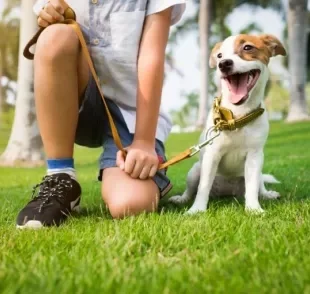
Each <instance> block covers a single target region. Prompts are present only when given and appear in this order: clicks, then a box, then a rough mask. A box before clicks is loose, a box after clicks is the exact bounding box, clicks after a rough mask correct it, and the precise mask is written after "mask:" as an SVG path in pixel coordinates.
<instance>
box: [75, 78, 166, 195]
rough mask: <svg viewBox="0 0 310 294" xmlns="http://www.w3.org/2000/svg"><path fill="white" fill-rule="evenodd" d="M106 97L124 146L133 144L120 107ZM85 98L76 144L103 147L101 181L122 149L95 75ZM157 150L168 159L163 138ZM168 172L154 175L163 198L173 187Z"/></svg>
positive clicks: (162, 157)
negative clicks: (112, 128)
mask: <svg viewBox="0 0 310 294" xmlns="http://www.w3.org/2000/svg"><path fill="white" fill-rule="evenodd" d="M105 99H106V101H107V104H108V107H109V110H110V112H111V115H112V117H113V119H114V122H115V125H116V128H117V130H118V132H119V135H120V138H121V141H122V144H123V146H125V147H126V146H129V145H130V144H131V143H132V141H133V134H131V133H130V132H129V130H128V128H127V125H126V123H125V120H124V118H123V115H122V113H121V111H120V109H119V108H118V106H117V105H116V104H115V103H114V102H113V101H112V100H110V99H108V98H107V97H105ZM81 101H82V102H81V105H80V110H79V118H78V126H77V130H76V136H75V143H76V144H78V145H81V146H85V147H89V148H98V147H101V146H102V147H103V152H102V154H101V155H100V158H99V175H98V180H99V181H101V180H102V171H103V170H104V169H106V168H109V167H116V153H117V151H118V148H117V146H116V145H115V143H114V140H113V137H112V132H111V128H110V125H109V120H108V117H107V113H106V110H105V108H104V104H103V102H102V98H101V96H100V93H99V91H98V88H97V86H96V83H95V81H94V79H93V78H92V77H91V78H90V80H89V82H88V85H87V87H86V90H85V93H84V97H82V99H81ZM155 150H156V153H157V156H158V159H159V162H160V163H163V162H165V161H166V157H165V147H164V144H163V143H162V142H161V141H159V140H156V145H155ZM166 173H167V170H160V171H158V172H157V173H156V175H155V176H154V177H153V180H154V182H155V183H156V185H157V186H158V188H159V191H160V195H161V197H163V196H165V195H166V194H167V193H168V192H169V191H170V189H171V188H172V185H171V183H170V180H169V178H168V177H167V174H166Z"/></svg>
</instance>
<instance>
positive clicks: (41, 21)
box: [38, 0, 68, 28]
mask: <svg viewBox="0 0 310 294" xmlns="http://www.w3.org/2000/svg"><path fill="white" fill-rule="evenodd" d="M67 8H68V4H67V3H66V2H65V1H64V0H50V1H49V2H48V3H47V4H46V5H45V6H44V8H42V10H41V11H40V13H39V16H38V25H39V26H40V27H43V28H46V27H47V26H49V25H50V24H53V23H56V22H62V21H64V17H63V14H64V13H65V10H66V9H67Z"/></svg>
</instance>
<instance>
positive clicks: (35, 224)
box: [16, 205, 80, 230]
mask: <svg viewBox="0 0 310 294" xmlns="http://www.w3.org/2000/svg"><path fill="white" fill-rule="evenodd" d="M72 211H74V212H77V213H78V212H80V206H79V205H77V206H75V207H74V208H73V209H72ZM43 227H44V225H43V224H42V223H41V222H40V221H36V220H30V221H28V222H26V223H25V224H24V225H22V226H20V225H16V228H17V229H20V230H26V229H31V230H39V229H41V228H43Z"/></svg>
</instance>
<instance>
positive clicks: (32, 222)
mask: <svg viewBox="0 0 310 294" xmlns="http://www.w3.org/2000/svg"><path fill="white" fill-rule="evenodd" d="M42 227H43V224H42V223H41V222H40V221H36V220H30V221H28V222H26V223H25V224H24V225H23V226H19V225H16V228H17V229H20V230H24V229H32V230H38V229H41V228H42Z"/></svg>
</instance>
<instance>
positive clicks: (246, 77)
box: [223, 69, 260, 105]
mask: <svg viewBox="0 0 310 294" xmlns="http://www.w3.org/2000/svg"><path fill="white" fill-rule="evenodd" d="M259 76H260V70H259V69H253V70H250V71H248V72H243V73H235V74H232V75H227V76H225V77H224V78H223V79H224V81H225V82H226V83H227V86H228V89H229V92H230V95H229V100H230V102H231V103H233V104H235V105H240V104H242V103H244V102H245V101H246V100H247V99H248V97H249V92H250V91H251V90H252V89H253V87H254V86H255V84H256V82H257V80H258V78H259Z"/></svg>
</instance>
